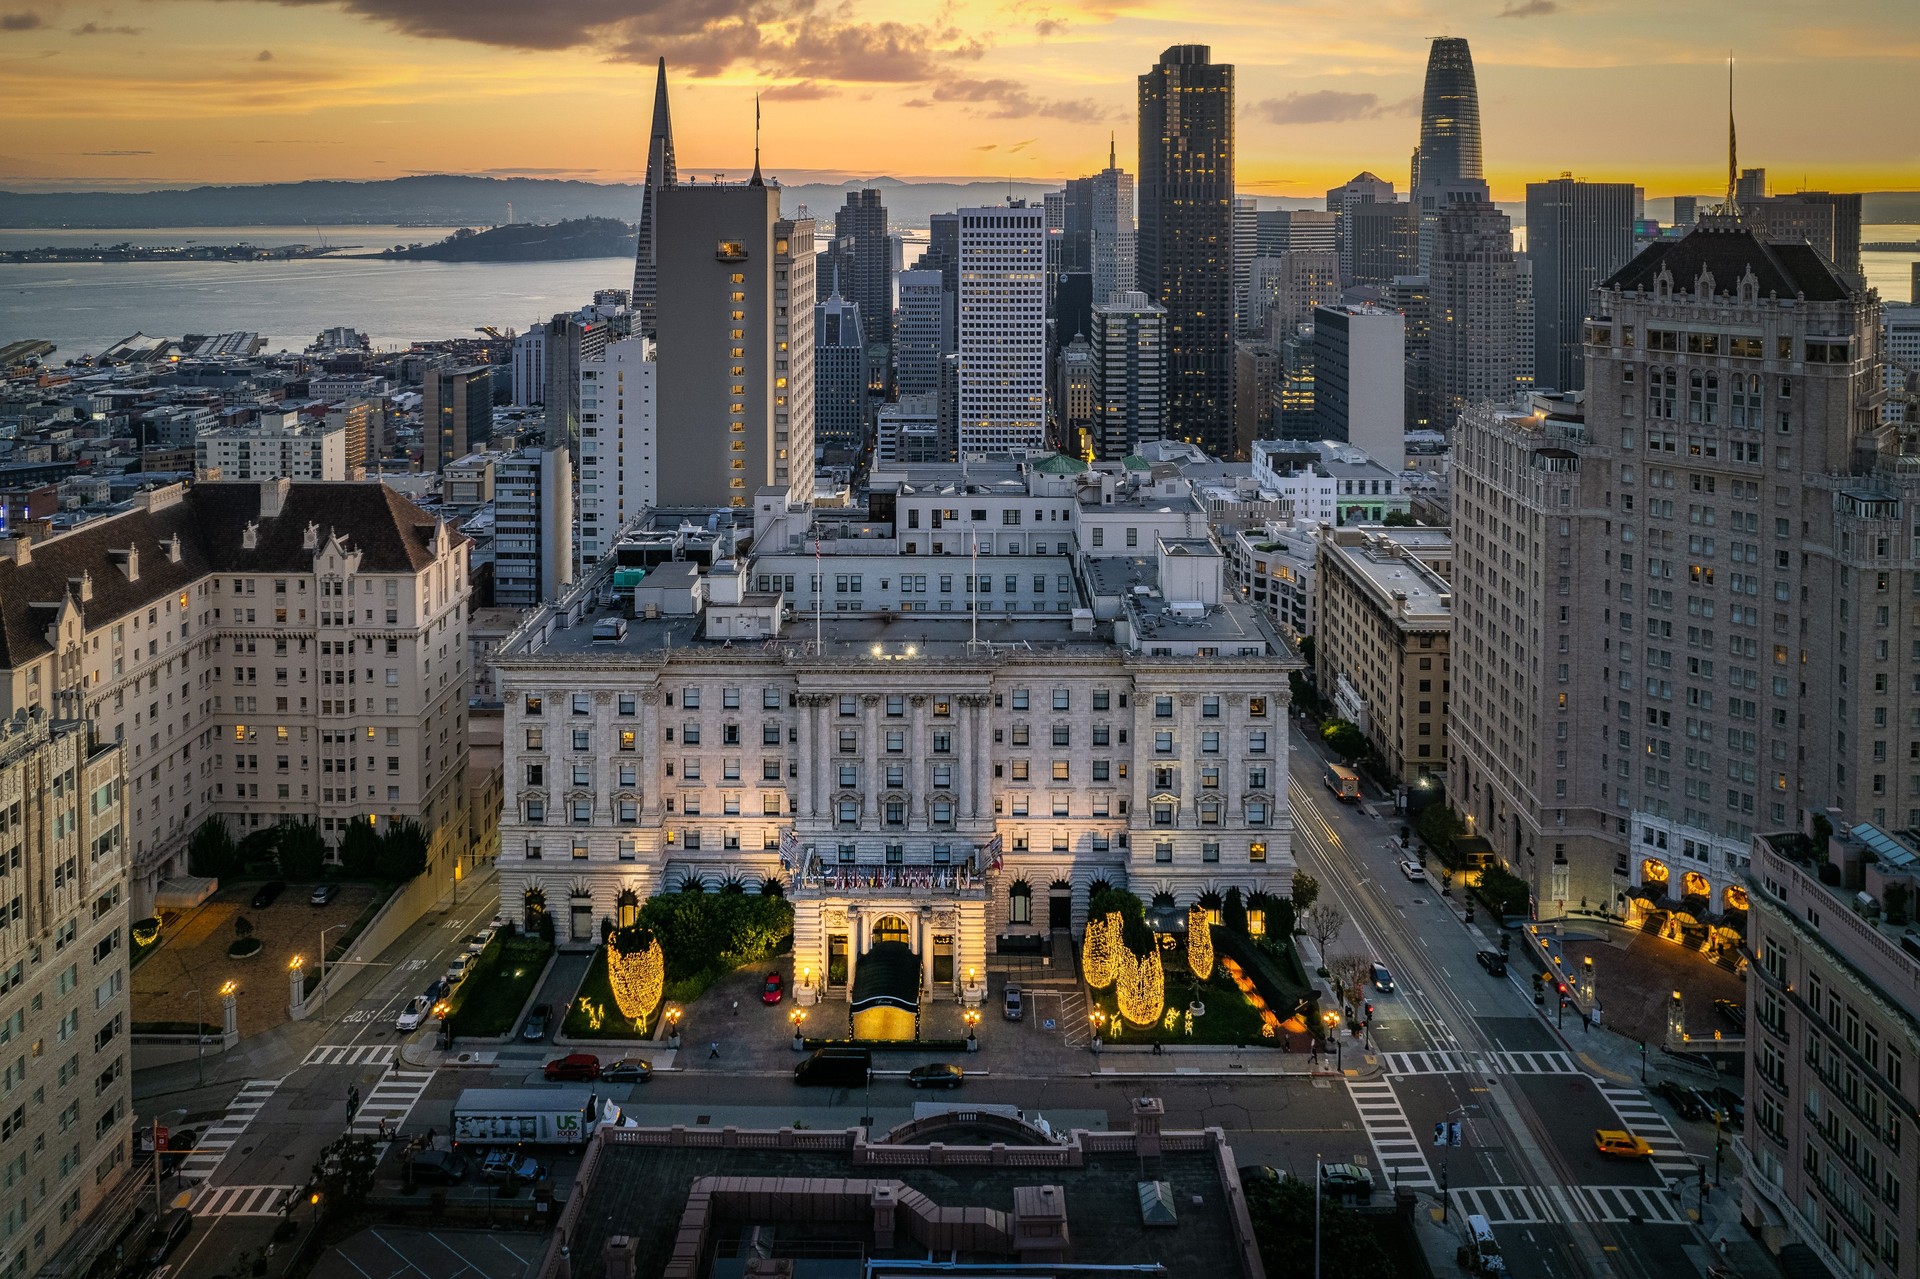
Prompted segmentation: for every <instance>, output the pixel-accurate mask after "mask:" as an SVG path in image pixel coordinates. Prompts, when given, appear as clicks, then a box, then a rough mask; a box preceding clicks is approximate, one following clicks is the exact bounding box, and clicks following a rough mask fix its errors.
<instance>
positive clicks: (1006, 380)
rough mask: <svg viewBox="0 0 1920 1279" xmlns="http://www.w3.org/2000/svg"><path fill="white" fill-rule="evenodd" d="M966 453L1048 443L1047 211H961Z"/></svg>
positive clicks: (962, 437)
mask: <svg viewBox="0 0 1920 1279" xmlns="http://www.w3.org/2000/svg"><path fill="white" fill-rule="evenodd" d="M959 216H960V244H959V249H960V299H959V302H960V305H959V341H960V385H959V397H960V398H959V412H960V429H959V439H958V446H959V449H960V452H962V453H963V454H969V455H971V454H976V453H1005V452H1007V451H1008V450H1010V449H1041V448H1044V447H1046V425H1047V317H1046V307H1047V297H1046V272H1045V270H1044V259H1045V256H1046V234H1047V227H1046V212H1045V210H1044V209H1041V208H1039V207H1037V206H1027V205H1021V204H1014V205H1011V206H1005V207H989V208H978V209H961V210H960V214H959Z"/></svg>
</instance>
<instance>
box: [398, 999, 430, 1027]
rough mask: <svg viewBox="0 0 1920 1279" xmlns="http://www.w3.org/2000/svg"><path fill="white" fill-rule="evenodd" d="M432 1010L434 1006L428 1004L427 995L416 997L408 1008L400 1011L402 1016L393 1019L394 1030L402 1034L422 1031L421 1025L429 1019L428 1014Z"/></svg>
mask: <svg viewBox="0 0 1920 1279" xmlns="http://www.w3.org/2000/svg"><path fill="white" fill-rule="evenodd" d="M432 1008H433V1005H432V1004H430V1003H428V1002H427V997H426V996H425V995H415V996H414V997H413V999H412V1000H411V1001H410V1002H409V1003H408V1004H407V1006H406V1007H405V1008H402V1009H401V1010H400V1015H399V1016H398V1017H396V1018H394V1019H393V1028H394V1029H395V1030H397V1031H399V1032H400V1033H401V1034H407V1033H409V1032H411V1031H415V1030H418V1029H420V1023H421V1022H423V1021H425V1020H426V1019H427V1013H428V1012H430V1011H431V1010H432Z"/></svg>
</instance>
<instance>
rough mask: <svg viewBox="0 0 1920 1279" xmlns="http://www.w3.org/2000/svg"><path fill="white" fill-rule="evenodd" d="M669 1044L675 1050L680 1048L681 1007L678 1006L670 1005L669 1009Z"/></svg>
mask: <svg viewBox="0 0 1920 1279" xmlns="http://www.w3.org/2000/svg"><path fill="white" fill-rule="evenodd" d="M667 1043H668V1045H669V1046H671V1047H674V1048H678V1047H679V1046H680V1005H678V1004H672V1005H669V1006H668V1008H667Z"/></svg>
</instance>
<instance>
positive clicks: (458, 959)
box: [447, 955, 473, 990]
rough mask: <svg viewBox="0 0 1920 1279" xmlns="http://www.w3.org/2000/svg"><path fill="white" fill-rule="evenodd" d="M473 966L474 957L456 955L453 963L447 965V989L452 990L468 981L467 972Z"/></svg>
mask: <svg viewBox="0 0 1920 1279" xmlns="http://www.w3.org/2000/svg"><path fill="white" fill-rule="evenodd" d="M472 966H473V956H471V955H455V956H454V957H453V962H452V963H450V964H448V965H447V988H448V989H449V990H451V989H452V988H453V987H455V986H458V985H459V984H460V983H461V982H463V981H465V980H466V979H467V970H468V969H470V968H471V967H472Z"/></svg>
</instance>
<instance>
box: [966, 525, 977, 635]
mask: <svg viewBox="0 0 1920 1279" xmlns="http://www.w3.org/2000/svg"><path fill="white" fill-rule="evenodd" d="M972 538H973V575H972V576H971V577H969V578H968V579H967V586H968V591H967V595H968V597H969V598H968V601H967V608H968V611H969V612H970V613H971V614H972V615H973V617H972V642H973V643H975V644H978V643H979V642H980V535H979V534H978V533H973V534H972Z"/></svg>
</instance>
